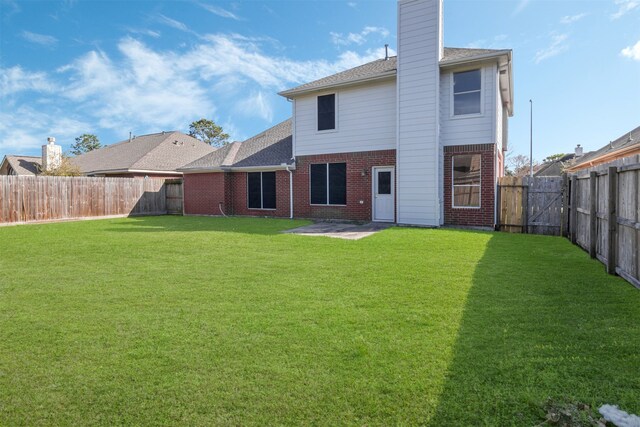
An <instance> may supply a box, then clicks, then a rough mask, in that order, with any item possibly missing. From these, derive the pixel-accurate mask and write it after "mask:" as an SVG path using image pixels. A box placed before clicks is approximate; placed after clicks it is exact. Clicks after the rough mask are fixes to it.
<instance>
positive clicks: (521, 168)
mask: <svg viewBox="0 0 640 427" xmlns="http://www.w3.org/2000/svg"><path fill="white" fill-rule="evenodd" d="M505 160H506V161H505V165H506V167H505V174H506V175H508V176H527V175H529V156H525V155H524V154H514V153H513V152H512V151H510V152H508V154H507V157H506V159H505ZM538 166H539V164H538V162H537V161H536V160H534V161H533V170H534V172H535V170H536V169H537V167H538Z"/></svg>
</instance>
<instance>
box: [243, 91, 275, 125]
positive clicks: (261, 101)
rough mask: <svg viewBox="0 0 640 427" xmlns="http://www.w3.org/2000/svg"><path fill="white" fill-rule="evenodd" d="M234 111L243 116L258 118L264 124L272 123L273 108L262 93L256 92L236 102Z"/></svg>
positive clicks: (266, 96)
mask: <svg viewBox="0 0 640 427" xmlns="http://www.w3.org/2000/svg"><path fill="white" fill-rule="evenodd" d="M235 111H237V112H238V113H240V114H243V115H244V116H249V117H251V116H254V117H260V118H261V119H262V120H264V121H266V122H271V121H273V107H272V105H271V102H269V99H268V95H267V94H266V93H264V92H262V91H260V92H256V93H254V94H252V95H251V96H249V97H248V98H246V99H244V100H242V101H240V102H238V104H236V107H235Z"/></svg>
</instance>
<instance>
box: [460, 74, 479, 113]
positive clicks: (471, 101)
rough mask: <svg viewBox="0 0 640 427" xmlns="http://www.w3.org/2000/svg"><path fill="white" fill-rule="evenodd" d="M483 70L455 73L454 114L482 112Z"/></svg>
mask: <svg viewBox="0 0 640 427" xmlns="http://www.w3.org/2000/svg"><path fill="white" fill-rule="evenodd" d="M481 93H482V71H481V70H471V71H463V72H461V73H453V115H454V116H466V115H470V114H481V113H482V106H481V102H482V96H481Z"/></svg>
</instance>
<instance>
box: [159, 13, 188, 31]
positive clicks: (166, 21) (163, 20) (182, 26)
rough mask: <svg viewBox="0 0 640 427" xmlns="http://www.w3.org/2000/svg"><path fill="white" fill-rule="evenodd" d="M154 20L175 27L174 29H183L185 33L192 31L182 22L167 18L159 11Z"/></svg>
mask: <svg viewBox="0 0 640 427" xmlns="http://www.w3.org/2000/svg"><path fill="white" fill-rule="evenodd" d="M156 20H157V21H158V22H159V23H161V24H164V25H167V26H169V27H171V28H175V29H176V30H180V31H184V32H185V33H193V32H192V31H191V30H190V29H189V27H187V24H185V23H184V22H180V21H176V20H175V19H173V18H169V17H168V16H166V15H163V14H161V13H159V14H158V15H157V16H156Z"/></svg>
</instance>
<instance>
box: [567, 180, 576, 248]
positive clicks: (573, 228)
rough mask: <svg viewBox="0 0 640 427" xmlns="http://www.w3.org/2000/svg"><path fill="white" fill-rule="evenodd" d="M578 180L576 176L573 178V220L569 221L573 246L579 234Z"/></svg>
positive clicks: (571, 201)
mask: <svg viewBox="0 0 640 427" xmlns="http://www.w3.org/2000/svg"><path fill="white" fill-rule="evenodd" d="M576 178H577V177H576V176H575V175H573V176H572V177H571V200H570V203H571V218H570V220H569V230H570V231H569V233H570V235H571V243H573V244H575V243H576V237H577V233H578V227H577V225H578V224H577V222H578V204H577V203H576V194H577V193H578V192H577V191H576V186H577V184H578V180H577V179H576Z"/></svg>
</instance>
